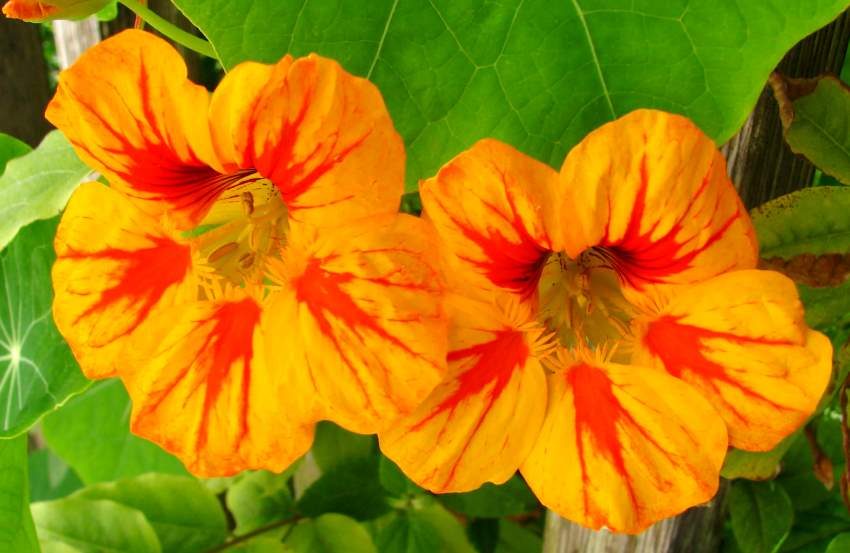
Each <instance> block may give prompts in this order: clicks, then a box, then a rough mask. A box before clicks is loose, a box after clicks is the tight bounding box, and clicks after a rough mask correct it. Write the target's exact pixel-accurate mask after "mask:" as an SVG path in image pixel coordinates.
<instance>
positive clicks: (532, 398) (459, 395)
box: [379, 296, 546, 492]
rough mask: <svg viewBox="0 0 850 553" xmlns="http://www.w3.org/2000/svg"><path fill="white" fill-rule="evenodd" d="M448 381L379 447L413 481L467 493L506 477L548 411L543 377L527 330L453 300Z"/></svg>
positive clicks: (487, 309)
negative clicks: (486, 483)
mask: <svg viewBox="0 0 850 553" xmlns="http://www.w3.org/2000/svg"><path fill="white" fill-rule="evenodd" d="M449 304H450V318H451V320H452V324H453V328H452V330H451V334H450V335H451V340H452V343H451V348H450V351H449V354H448V356H447V358H448V362H449V373H448V375H447V376H446V378H445V380H444V381H443V382H442V383H441V384H440V385H439V386H438V387H437V388H435V389H434V391H433V392H431V395H430V396H428V398H427V399H426V400H425V401H424V402H423V403H422V404H421V405H420V406H419V407H418V408H417V409H416V411H414V412H413V413H412V414H411V415H409V416H407V417H405V418H403V419H401V420H399V421H396V422H395V423H393V424H392V425H391V426H390V427H389V428H388V429H387V431H386V432H385V433H383V434H381V435H379V438H380V444H381V449H382V450H383V452H384V454H386V455H387V456H388V457H389V458H390V459H392V460H393V461H395V462H396V463H397V464H398V465H399V467H401V469H402V470H403V471H404V472H405V474H407V475H408V476H409V477H410V478H412V479H413V480H414V481H415V482H416V483H417V484H419V485H420V486H423V487H425V488H428V489H429V490H432V491H435V492H465V491H469V490H473V489H475V488H478V487H479V486H480V485H481V484H483V483H485V482H494V483H497V484H500V483H502V482H504V481H506V480H507V479H508V478H510V477H511V476H512V475H513V474H514V473H515V472H516V470H517V468H519V465H520V463H521V462H522V460H523V459H525V456H526V455H527V454H528V452H529V450H530V449H531V447H532V445H533V444H534V440H535V439H536V438H537V429H538V428H540V424H541V423H542V422H543V414H544V412H545V410H546V379H545V376H544V373H543V368H542V367H541V366H540V362H539V361H538V360H537V358H536V357H535V355H534V353H533V351H532V344H530V343H529V336H528V335H527V333H526V332H524V331H522V330H519V329H517V328H514V327H513V326H512V325H509V324H503V323H501V322H499V320H500V318H501V317H500V316H499V313H498V312H495V310H494V308H493V305H492V304H491V303H489V302H482V301H476V300H470V299H461V298H459V297H456V296H455V297H452V298H451V300H450V302H449Z"/></svg>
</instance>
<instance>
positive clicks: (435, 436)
mask: <svg viewBox="0 0 850 553" xmlns="http://www.w3.org/2000/svg"><path fill="white" fill-rule="evenodd" d="M422 202H423V206H424V209H425V213H426V214H427V216H428V217H429V218H430V219H431V220H432V221H433V223H434V225H435V227H436V229H437V232H438V234H439V237H440V240H441V243H442V246H443V247H444V249H445V250H446V251H447V252H448V254H447V261H446V263H448V264H449V269H450V270H449V271H447V273H448V274H450V275H451V276H452V277H453V278H455V279H456V280H459V282H454V283H451V282H450V285H451V286H452V287H453V289H454V292H453V294H454V295H453V296H452V297H450V298H449V300H448V303H449V307H448V308H449V310H450V317H451V318H452V319H451V320H452V322H451V323H450V324H451V327H450V330H449V354H448V360H449V374H448V375H447V377H446V380H445V381H444V382H443V383H442V384H441V385H440V386H438V387H437V388H436V389H435V390H434V391H433V392H432V393H431V395H430V397H428V398H427V399H426V401H425V402H424V403H423V404H422V405H421V406H420V407H419V408H418V409H417V410H416V411H415V412H414V413H413V414H411V415H408V416H407V417H405V418H403V420H402V422H401V423H400V424H398V425H396V426H394V427H391V428H389V429H388V430H387V431H385V432H383V433H381V434H380V438H381V447H382V449H383V450H384V452H385V453H386V454H387V455H388V456H389V457H391V458H392V459H394V460H395V461H396V462H397V463H398V464H399V466H400V467H401V468H402V469H403V470H404V471H405V472H406V473H407V474H408V475H409V476H410V477H412V478H413V479H414V480H415V481H416V482H418V483H419V484H421V485H423V486H425V487H427V488H429V489H431V490H434V491H439V492H447V491H452V492H461V491H466V490H471V489H474V488H476V487H478V486H479V485H481V484H482V483H484V482H488V481H490V482H495V483H499V482H503V481H505V480H506V479H507V478H509V477H510V476H511V475H512V474H513V473H514V471H515V470H517V468H519V470H520V471H521V473H522V474H523V476H524V477H525V479H526V481H527V482H528V484H529V486H530V487H531V489H532V490H533V491H534V492H535V493H536V495H537V496H538V498H539V499H540V500H541V501H542V502H543V504H545V505H546V506H548V507H550V508H551V509H553V510H554V511H556V512H557V513H559V514H561V515H562V516H564V517H566V518H569V519H571V520H574V521H576V522H579V523H581V524H583V525H585V526H589V527H592V528H600V527H607V528H609V529H612V530H615V531H621V532H629V533H633V532H638V531H641V530H642V529H644V528H646V527H647V526H648V525H650V524H652V523H653V522H655V521H658V520H659V519H662V518H665V517H668V516H672V515H675V514H677V513H679V512H681V511H682V510H684V509H686V508H688V507H691V506H693V505H696V504H699V503H701V502H705V501H707V500H709V499H710V498H711V497H712V496H713V495H714V493H715V492H716V489H717V485H718V480H719V471H720V467H721V464H722V463H723V459H724V456H725V454H726V451H727V447H728V445H731V446H734V447H737V448H741V449H745V450H750V451H763V450H768V449H771V448H772V447H773V446H775V445H776V444H777V442H779V441H780V440H781V439H782V438H783V437H785V436H787V435H788V434H789V433H791V432H792V431H793V430H795V429H796V428H797V427H798V426H799V425H800V424H801V423H803V421H805V420H806V417H807V416H809V414H810V413H811V412H812V411H813V410H814V409H815V407H816V405H817V403H818V400H819V399H820V397H821V394H822V392H823V390H824V388H825V386H826V384H827V380H828V378H829V375H830V369H831V355H832V350H831V346H830V343H829V341H828V340H827V338H826V337H824V336H823V335H821V334H818V333H817V332H814V331H812V330H809V329H808V328H807V327H806V325H805V323H804V322H803V309H802V306H801V304H800V302H799V300H798V297H797V292H796V289H795V287H794V284H793V283H792V282H791V281H790V280H788V279H787V278H785V277H784V276H782V275H780V274H778V273H775V272H770V271H759V270H756V261H757V257H758V255H757V253H758V251H757V244H756V240H755V238H754V231H753V227H752V224H751V222H750V220H749V217H748V215H747V212H746V211H745V209H744V207H743V205H742V204H741V201H740V199H739V198H738V196H737V194H736V192H735V190H734V188H733V186H732V183H731V182H730V181H729V179H728V177H727V175H726V165H725V161H724V159H723V157H722V155H721V154H720V152H719V151H718V150H717V148H716V147H715V146H714V144H713V143H712V142H711V141H710V140H709V139H708V138H707V137H706V136H705V135H703V134H702V133H701V132H700V131H699V130H698V129H697V128H696V127H695V126H694V125H693V124H691V123H690V122H689V121H688V120H686V119H684V118H682V117H679V116H675V115H670V114H666V113H662V112H657V111H636V112H634V113H632V114H630V115H627V116H625V117H623V118H621V119H619V120H617V121H614V122H612V123H609V124H607V125H605V126H603V127H601V128H600V129H598V130H596V131H595V132H593V133H591V134H590V135H589V136H588V137H587V138H585V140H584V141H583V142H582V143H581V144H579V145H578V146H577V147H576V148H575V149H574V150H572V152H570V154H569V155H568V156H567V159H566V161H565V162H564V165H563V168H562V169H561V172H560V174H558V173H556V172H555V171H553V170H551V169H549V168H548V167H547V166H544V165H543V164H541V163H538V162H537V161H534V160H532V159H530V158H528V157H526V156H524V155H522V154H521V153H519V152H517V151H516V150H514V149H512V148H510V147H508V146H506V145H504V144H501V143H498V142H496V141H492V140H485V141H482V142H479V143H478V144H476V145H475V146H473V147H472V148H471V149H470V150H468V151H466V152H464V153H462V154H460V155H459V156H457V157H456V158H455V159H454V160H452V161H451V162H449V163H448V164H447V165H446V166H444V167H443V168H442V169H441V170H440V172H439V173H438V174H437V176H436V177H434V178H432V179H430V180H428V181H426V182H425V183H423V185H422ZM459 275H462V276H463V278H462V279H460V278H459Z"/></svg>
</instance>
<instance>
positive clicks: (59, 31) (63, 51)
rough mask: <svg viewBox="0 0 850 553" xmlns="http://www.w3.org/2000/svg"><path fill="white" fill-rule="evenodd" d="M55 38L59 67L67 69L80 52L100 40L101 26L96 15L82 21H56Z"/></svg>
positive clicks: (54, 23) (54, 25)
mask: <svg viewBox="0 0 850 553" xmlns="http://www.w3.org/2000/svg"><path fill="white" fill-rule="evenodd" d="M53 39H54V41H55V43H56V57H57V58H59V67H60V68H61V69H65V68H66V67H68V66H69V65H71V64H72V63H74V62H75V61H76V60H77V58H78V57H80V54H82V53H83V52H85V51H86V50H88V49H89V48H90V47H92V46H94V45H95V44H97V43H98V42H100V27H99V26H98V23H97V19H96V18H95V17H89V18H87V19H83V20H82V21H61V20H60V21H54V22H53Z"/></svg>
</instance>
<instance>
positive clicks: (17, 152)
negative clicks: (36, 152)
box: [0, 133, 32, 175]
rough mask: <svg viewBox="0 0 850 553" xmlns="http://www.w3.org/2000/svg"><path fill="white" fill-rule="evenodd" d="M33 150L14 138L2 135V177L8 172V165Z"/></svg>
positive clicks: (0, 154)
mask: <svg viewBox="0 0 850 553" xmlns="http://www.w3.org/2000/svg"><path fill="white" fill-rule="evenodd" d="M30 150H32V148H30V147H29V146H28V145H26V144H25V143H23V142H21V141H20V140H18V139H17V138H15V137H14V136H9V135H8V134H3V133H0V175H2V174H3V171H5V170H6V164H7V163H9V162H10V161H11V160H13V159H15V158H16V157H21V156H22V155H24V154H26V153H27V152H29V151H30Z"/></svg>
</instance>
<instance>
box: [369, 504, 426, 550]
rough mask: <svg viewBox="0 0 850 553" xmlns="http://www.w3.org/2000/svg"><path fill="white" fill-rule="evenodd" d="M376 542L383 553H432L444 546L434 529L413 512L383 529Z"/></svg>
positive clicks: (402, 515) (407, 512)
mask: <svg viewBox="0 0 850 553" xmlns="http://www.w3.org/2000/svg"><path fill="white" fill-rule="evenodd" d="M375 542H376V544H377V546H378V551H380V552H381V553H431V552H432V551H440V546H441V545H442V543H441V541H440V538H439V536H437V532H436V530H435V529H434V527H433V526H432V525H431V524H430V523H429V522H428V521H427V520H425V519H423V518H421V517H418V516H417V515H416V512H415V511H413V510H410V511H406V512H402V513H401V515H400V516H398V517H396V518H394V519H393V520H392V521H391V522H390V523H389V524H387V525H386V526H385V527H383V528H381V530H380V532H379V533H378V537H377V539H376V540H375Z"/></svg>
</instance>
